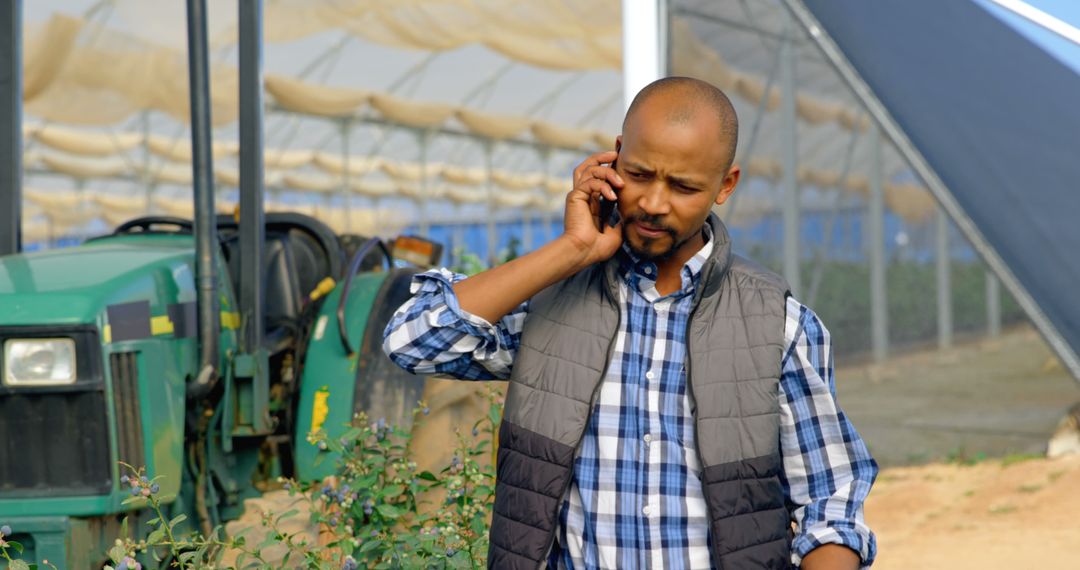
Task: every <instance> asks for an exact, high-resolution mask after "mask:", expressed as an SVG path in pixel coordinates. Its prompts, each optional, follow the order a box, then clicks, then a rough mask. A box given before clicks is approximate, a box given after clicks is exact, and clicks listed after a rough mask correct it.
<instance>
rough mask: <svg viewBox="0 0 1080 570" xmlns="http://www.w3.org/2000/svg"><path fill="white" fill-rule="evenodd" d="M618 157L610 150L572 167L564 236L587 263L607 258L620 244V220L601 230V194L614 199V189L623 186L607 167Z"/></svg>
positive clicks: (607, 198) (590, 263)
mask: <svg viewBox="0 0 1080 570" xmlns="http://www.w3.org/2000/svg"><path fill="white" fill-rule="evenodd" d="M618 156H619V155H618V153H616V152H615V151H613V150H609V151H604V152H599V153H596V154H594V155H592V156H590V157H589V158H587V159H585V161H584V162H582V163H581V164H579V165H578V166H577V168H575V169H574V189H573V191H571V192H570V194H568V195H567V196H566V215H565V218H564V222H563V226H564V228H565V229H564V235H565V236H566V237H567V238H569V239H570V240H571V241H572V243H574V244H575V245H577V246H578V247H579V248H580V250H581V251H582V253H584V254H585V258H584V260H585V261H584V264H585V265H586V266H588V265H592V264H594V263H597V262H600V261H604V260H606V259H608V258H610V257H611V256H612V255H615V252H616V251H618V250H619V246H620V245H622V228H621V223H622V222H619V224H616V225H615V226H614V227H605V228H604V231H603V232H602V233H601V231H600V197H601V196H603V197H604V199H605V200H608V201H611V202H615V201H616V200H617V199H618V195H617V194H616V193H615V190H616V189H621V188H622V187H623V185H624V183H623V179H622V177H621V176H619V174H618V173H616V172H615V169H614V168H612V167H611V166H610V165H611V163H612V161H614V160H615V159H616V158H618Z"/></svg>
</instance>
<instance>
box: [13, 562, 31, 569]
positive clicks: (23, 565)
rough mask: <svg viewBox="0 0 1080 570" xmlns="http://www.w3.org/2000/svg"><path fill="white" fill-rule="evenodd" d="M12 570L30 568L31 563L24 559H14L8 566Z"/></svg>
mask: <svg viewBox="0 0 1080 570" xmlns="http://www.w3.org/2000/svg"><path fill="white" fill-rule="evenodd" d="M8 568H9V569H10V570H30V565H29V564H27V563H26V562H23V561H22V560H12V561H11V566H8Z"/></svg>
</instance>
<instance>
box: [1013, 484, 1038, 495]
mask: <svg viewBox="0 0 1080 570" xmlns="http://www.w3.org/2000/svg"><path fill="white" fill-rule="evenodd" d="M1016 490H1017V491H1020V492H1021V493H1034V492H1036V491H1040V490H1042V485H1020V486H1019V487H1017V488H1016Z"/></svg>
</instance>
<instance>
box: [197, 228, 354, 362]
mask: <svg viewBox="0 0 1080 570" xmlns="http://www.w3.org/2000/svg"><path fill="white" fill-rule="evenodd" d="M220 222H221V221H220V220H219V226H218V227H219V230H220V231H221V237H222V246H223V249H224V250H225V255H226V258H227V263H228V267H229V273H230V274H231V276H232V279H233V283H234V284H237V286H239V278H240V255H241V254H240V236H239V234H238V233H237V229H236V224H235V222H233V223H231V224H230V225H231V227H229V226H228V225H226V226H223V225H222V224H221V223H220ZM312 223H313V224H312ZM263 248H264V250H263V252H264V263H263V323H264V326H263V330H264V342H263V345H264V346H265V347H266V348H267V349H268V350H269V351H270V353H271V354H273V353H275V352H278V351H280V350H282V349H285V348H287V347H289V346H290V345H291V343H292V342H293V341H294V339H295V336H296V333H297V332H298V331H299V328H300V326H301V325H302V324H303V323H301V322H300V319H301V317H302V315H303V310H304V305H305V303H306V300H307V298H308V296H309V295H310V293H311V292H312V291H313V290H314V289H315V287H316V286H317V285H318V284H319V282H321V281H322V280H323V279H325V278H327V277H333V278H334V279H338V278H339V277H340V274H341V266H342V259H341V255H342V254H341V249H340V245H339V244H338V242H337V238H336V236H334V234H333V232H332V231H331V230H330V229H329V228H326V227H325V226H324V225H323V224H322V223H321V222H318V221H317V220H314V219H312V218H308V217H307V216H302V215H299V214H267V216H266V240H265V241H264V245H263ZM238 293H239V291H238Z"/></svg>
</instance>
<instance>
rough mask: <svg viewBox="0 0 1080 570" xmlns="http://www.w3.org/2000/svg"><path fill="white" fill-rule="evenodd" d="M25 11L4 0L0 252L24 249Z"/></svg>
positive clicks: (0, 7)
mask: <svg viewBox="0 0 1080 570" xmlns="http://www.w3.org/2000/svg"><path fill="white" fill-rule="evenodd" d="M22 12H23V10H22V0H9V1H7V2H0V212H3V214H0V215H3V216H4V220H3V222H2V223H0V255H7V254H11V253H18V252H19V251H22V91H23V89H22V16H23V14H22Z"/></svg>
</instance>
